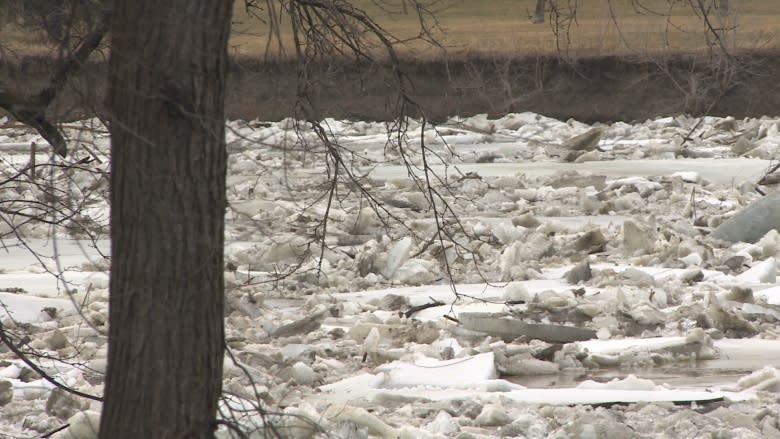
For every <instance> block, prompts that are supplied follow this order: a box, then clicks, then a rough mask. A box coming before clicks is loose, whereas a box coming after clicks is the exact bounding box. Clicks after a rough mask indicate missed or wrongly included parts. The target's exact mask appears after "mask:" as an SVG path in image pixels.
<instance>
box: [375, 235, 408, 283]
mask: <svg viewBox="0 0 780 439" xmlns="http://www.w3.org/2000/svg"><path fill="white" fill-rule="evenodd" d="M411 248H412V238H410V237H408V236H407V237H405V238H403V239H402V240H400V241H398V242H397V243H396V244H395V245H394V246H393V249H392V250H390V252H389V253H388V254H387V262H386V264H385V267H384V269H383V270H382V275H383V276H384V277H385V278H387V279H391V278H392V277H393V274H395V272H396V270H398V267H400V266H401V265H403V263H404V262H406V260H407V259H409V250H410V249H411Z"/></svg>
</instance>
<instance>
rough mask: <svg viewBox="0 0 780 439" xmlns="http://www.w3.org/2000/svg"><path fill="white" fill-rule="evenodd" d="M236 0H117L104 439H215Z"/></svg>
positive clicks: (111, 79) (111, 70)
mask: <svg viewBox="0 0 780 439" xmlns="http://www.w3.org/2000/svg"><path fill="white" fill-rule="evenodd" d="M232 5H233V2H232V1H228V0H116V1H115V3H114V13H113V19H112V23H111V46H110V54H111V59H110V63H109V84H110V85H109V93H108V106H109V110H110V113H111V114H110V120H109V123H110V127H109V129H110V132H111V197H110V199H111V256H112V262H111V282H110V291H111V293H110V299H109V322H110V329H109V348H108V370H107V375H106V383H105V391H104V399H105V403H104V405H103V414H102V418H101V424H100V437H101V438H111V439H121V438H134V439H135V438H184V437H188V438H205V437H213V434H214V430H215V428H216V423H215V418H216V410H217V403H218V399H219V396H220V392H221V382H222V363H223V338H224V337H223V336H224V328H223V320H222V319H223V292H224V290H223V240H224V238H223V231H224V209H225V175H226V162H225V161H226V158H225V142H224V92H225V73H226V69H227V40H228V35H229V31H230V18H231V7H232Z"/></svg>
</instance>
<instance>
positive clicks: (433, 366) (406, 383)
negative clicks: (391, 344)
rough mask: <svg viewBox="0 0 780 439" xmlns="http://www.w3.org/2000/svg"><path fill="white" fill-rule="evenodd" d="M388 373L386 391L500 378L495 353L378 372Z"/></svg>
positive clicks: (385, 367)
mask: <svg viewBox="0 0 780 439" xmlns="http://www.w3.org/2000/svg"><path fill="white" fill-rule="evenodd" d="M376 370H377V371H379V372H385V381H384V382H383V387H389V388H392V387H414V386H435V387H452V386H455V387H457V386H464V385H466V386H467V385H469V384H479V383H483V382H484V381H486V380H492V379H495V378H496V375H497V374H496V366H495V359H494V356H493V353H492V352H486V353H484V354H479V355H474V356H472V357H466V358H456V359H453V360H446V361H439V360H434V359H431V358H423V359H421V360H418V361H417V363H415V364H410V363H406V362H401V361H396V362H393V363H390V364H386V365H382V366H380V367H378V368H377V369H376Z"/></svg>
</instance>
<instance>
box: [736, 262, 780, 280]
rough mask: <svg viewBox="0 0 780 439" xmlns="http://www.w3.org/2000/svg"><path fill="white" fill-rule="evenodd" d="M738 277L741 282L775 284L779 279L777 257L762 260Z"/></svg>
mask: <svg viewBox="0 0 780 439" xmlns="http://www.w3.org/2000/svg"><path fill="white" fill-rule="evenodd" d="M736 279H737V280H738V281H740V282H749V283H763V284H773V283H775V280H776V279H777V261H776V260H775V258H769V259H766V260H764V261H761V262H760V263H758V264H756V265H754V266H753V267H752V268H751V269H750V270H748V271H746V272H744V273H742V274H740V275H739V276H737V278H736Z"/></svg>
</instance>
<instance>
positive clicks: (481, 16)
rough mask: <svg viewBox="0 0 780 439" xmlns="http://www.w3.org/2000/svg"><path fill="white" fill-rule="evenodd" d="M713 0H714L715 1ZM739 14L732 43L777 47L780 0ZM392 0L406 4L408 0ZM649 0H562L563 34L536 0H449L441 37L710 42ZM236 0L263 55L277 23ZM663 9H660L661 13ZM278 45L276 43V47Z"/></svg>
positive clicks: (475, 46)
mask: <svg viewBox="0 0 780 439" xmlns="http://www.w3.org/2000/svg"><path fill="white" fill-rule="evenodd" d="M710 1H711V0H710ZM731 2H732V10H731V14H730V15H729V16H728V17H727V18H726V20H725V21H722V20H721V19H720V17H719V16H718V14H717V13H715V12H713V13H712V14H711V18H712V20H713V26H718V27H721V26H722V27H726V28H727V30H726V31H724V32H723V36H724V41H725V44H726V45H727V46H728V47H729V48H743V49H757V48H774V47H777V46H778V43H779V42H780V40H778V37H779V36H780V2H776V1H767V0H731ZM353 3H354V4H355V5H357V6H358V7H362V8H364V9H365V10H366V11H367V12H369V13H370V14H371V15H372V16H373V17H375V18H376V20H377V21H378V22H379V23H380V24H381V25H382V26H383V27H385V29H387V30H388V31H390V32H391V33H392V34H394V35H396V36H398V37H399V38H401V39H407V38H412V37H414V36H415V35H416V34H417V33H418V31H419V23H418V21H417V17H416V16H415V15H414V13H413V12H409V13H407V14H404V13H403V11H402V9H401V7H399V6H396V8H395V10H392V11H390V12H388V11H383V10H381V9H379V8H378V7H377V6H376V4H375V1H373V0H357V1H355V2H353ZM392 3H394V4H396V5H399V4H401V3H402V1H401V0H395V1H393V2H392ZM575 3H579V4H578V5H577V9H576V20H569V19H567V15H569V14H570V11H571V10H570V9H568V6H569V5H574V4H575ZM682 3H685V4H681V3H680V2H679V1H678V2H672V4H673V5H675V6H673V7H670V6H669V5H670V1H669V0H643V1H642V5H645V6H647V7H648V10H644V11H640V10H638V9H637V8H636V7H634V6H632V2H631V0H589V1H587V2H584V1H583V2H575V1H574V0H558V7H559V8H560V9H561V14H560V22H559V26H558V28H559V32H558V38H557V40H556V37H555V32H554V31H553V26H552V25H551V23H550V20H549V19H550V17H549V14H548V16H547V17H546V19H547V21H546V22H545V23H544V24H533V23H532V22H531V20H530V15H531V14H532V12H533V9H534V5H535V1H534V0H444V1H440V2H438V3H437V5H435V6H434V10H435V17H436V20H437V21H438V25H439V29H438V31H437V33H436V34H435V36H436V38H437V40H438V41H439V42H440V43H441V44H442V45H443V46H444V47H445V48H446V50H447V53H448V54H462V53H473V52H481V53H498V54H507V53H509V54H523V53H531V54H533V53H551V52H556V51H559V50H563V51H569V52H573V53H601V54H603V53H632V52H639V53H643V52H657V51H667V50H668V51H691V50H694V51H695V50H701V49H705V48H706V47H707V45H708V44H712V43H714V42H715V41H714V40H713V39H712V38H711V35H710V39H709V42H708V39H707V35H706V33H705V26H704V24H703V20H702V18H701V16H697V15H695V14H694V13H693V12H692V11H691V9H690V7H688V6H687V2H682ZM705 3H706V2H705ZM242 4H243V1H242V0H238V1H237V2H236V9H235V24H234V29H235V30H236V31H237V32H236V35H235V36H234V37H233V39H232V40H231V45H232V50H233V51H234V53H236V54H241V55H251V56H257V55H263V54H265V53H266V42H267V38H268V35H269V33H270V28H269V26H268V25H267V24H266V23H262V22H260V21H259V20H257V19H254V18H251V17H249V16H248V15H247V13H246V11H245V10H244V9H243V8H242V7H241V5H242ZM655 12H657V14H656V13H655ZM280 34H281V36H282V41H283V43H284V46H285V47H286V48H287V51H288V52H289V50H290V48H291V47H292V39H291V32H290V28H289V23H288V22H286V21H284V20H283V21H282V24H281V32H280ZM399 50H400V51H401V52H407V53H409V52H411V53H413V54H414V55H416V56H421V57H430V56H433V57H436V56H440V55H441V50H438V49H435V48H433V47H431V46H429V45H425V44H422V43H420V42H416V43H410V44H405V45H402V46H401V47H400V49H399ZM276 52H277V49H275V46H272V47H271V49H270V53H272V54H275V53H276Z"/></svg>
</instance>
